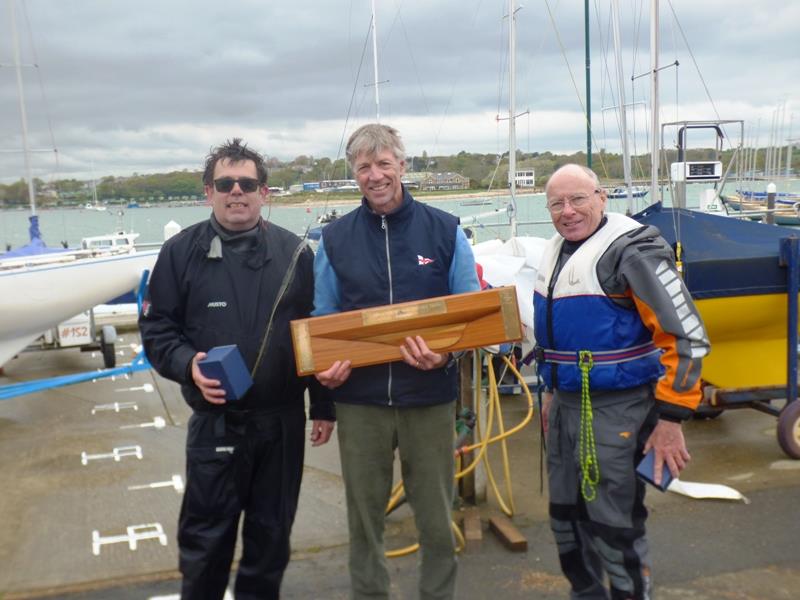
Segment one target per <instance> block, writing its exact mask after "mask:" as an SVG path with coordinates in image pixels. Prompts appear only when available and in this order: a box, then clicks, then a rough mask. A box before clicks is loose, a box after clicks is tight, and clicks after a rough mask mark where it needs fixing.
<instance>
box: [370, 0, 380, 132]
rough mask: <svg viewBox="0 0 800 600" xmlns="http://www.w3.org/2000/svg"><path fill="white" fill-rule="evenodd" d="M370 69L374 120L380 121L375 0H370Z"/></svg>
mask: <svg viewBox="0 0 800 600" xmlns="http://www.w3.org/2000/svg"><path fill="white" fill-rule="evenodd" d="M372 71H373V75H374V77H375V83H374V84H373V85H374V86H375V120H376V121H377V122H378V123H380V122H381V98H380V94H379V92H378V22H377V20H376V19H375V0H372Z"/></svg>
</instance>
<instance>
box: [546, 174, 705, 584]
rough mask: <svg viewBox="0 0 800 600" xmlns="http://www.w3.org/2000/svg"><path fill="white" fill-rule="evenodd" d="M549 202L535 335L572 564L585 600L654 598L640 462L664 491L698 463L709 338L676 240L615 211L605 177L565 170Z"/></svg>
mask: <svg viewBox="0 0 800 600" xmlns="http://www.w3.org/2000/svg"><path fill="white" fill-rule="evenodd" d="M545 193H546V196H547V207H548V210H549V211H550V215H551V218H552V220H553V225H555V228H556V231H557V232H558V233H557V234H556V235H555V236H553V238H552V239H551V240H550V241H549V242H548V245H547V247H546V249H545V253H544V255H543V257H542V262H541V264H540V266H539V272H538V276H537V280H536V285H535V290H534V328H535V335H536V341H537V348H536V358H537V364H538V370H539V373H540V374H541V376H542V377H543V379H544V382H545V386H546V389H547V393H545V397H544V401H543V406H542V418H543V420H544V428H545V432H547V468H548V481H549V491H550V507H549V508H550V521H551V527H552V529H553V533H554V535H555V539H556V543H557V546H558V553H559V558H560V562H561V569H562V571H563V572H564V575H565V576H566V578H567V579H568V580H569V582H570V584H571V586H572V593H571V597H572V598H593V599H594V598H597V599H600V598H602V599H608V598H609V597H610V598H612V600H617V599H628V598H635V599H641V598H649V590H650V582H651V576H650V573H651V565H650V561H649V557H648V546H647V540H646V538H645V520H646V518H647V510H646V508H645V506H644V494H645V486H644V483H643V482H642V481H641V480H639V479H638V478H637V477H636V465H637V464H638V462H639V461H640V460H641V459H642V456H643V455H644V453H646V452H647V451H648V450H650V449H651V448H652V449H653V451H654V452H655V461H654V464H655V468H654V473H655V475H654V479H655V481H656V483H657V484H659V483H661V480H662V476H663V475H665V473H664V471H663V469H665V468H668V469H669V471H670V473H671V474H672V475H673V476H675V477H677V476H678V474H679V473H680V472H681V470H682V469H683V468H684V467H685V466H686V465H687V463H688V461H689V459H690V456H689V452H688V451H687V449H686V443H685V441H684V437H683V431H682V429H681V423H682V422H683V421H684V420H686V419H688V418H689V417H690V416H691V415H692V413H693V412H694V409H695V408H696V407H697V405H698V403H699V401H700V398H701V393H700V368H701V361H702V357H703V356H705V355H706V354H707V353H708V351H709V343H708V337H707V335H706V332H705V329H704V327H703V323H702V320H701V319H700V315H699V314H698V312H697V309H696V308H695V306H694V304H693V302H692V299H691V297H690V296H689V292H688V291H687V290H686V287H685V286H684V284H683V281H682V280H681V277H680V275H679V273H678V271H677V269H676V266H675V260H674V257H673V253H672V250H671V249H670V247H669V246H668V244H667V243H666V242H665V240H664V239H663V238H662V237H661V236H660V234H659V232H658V230H657V229H656V228H655V227H652V226H643V225H641V224H640V223H637V222H636V221H634V220H633V219H630V218H628V217H626V216H623V215H621V214H614V213H609V214H607V213H606V212H605V208H606V194H605V192H604V191H603V190H602V189H600V185H599V181H598V178H597V175H596V174H595V173H594V172H593V171H591V170H590V169H587V168H585V167H582V166H580V165H575V164H569V165H565V166H563V167H561V168H560V169H558V170H557V171H556V172H555V173H553V175H552V176H551V177H550V180H549V181H548V183H547V186H546V188H545ZM605 577H607V578H608V581H609V584H610V596H609V590H606V589H605V587H604V584H603V581H604V579H605Z"/></svg>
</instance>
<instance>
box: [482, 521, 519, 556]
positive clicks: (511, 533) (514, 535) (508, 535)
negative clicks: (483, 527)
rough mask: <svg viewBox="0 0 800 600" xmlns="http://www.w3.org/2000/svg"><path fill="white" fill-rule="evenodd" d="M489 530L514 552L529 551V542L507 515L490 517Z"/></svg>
mask: <svg viewBox="0 0 800 600" xmlns="http://www.w3.org/2000/svg"><path fill="white" fill-rule="evenodd" d="M489 529H491V530H492V532H493V533H494V534H495V535H496V536H497V537H498V538H499V539H500V541H501V542H502V543H503V545H504V546H505V547H506V548H508V549H509V550H511V551H512V552H526V551H527V550H528V540H527V539H525V536H524V535H522V533H521V532H520V530H519V529H517V527H516V526H515V525H514V524H513V523H512V522H511V520H510V519H509V518H508V517H506V516H505V515H493V516H491V517H489Z"/></svg>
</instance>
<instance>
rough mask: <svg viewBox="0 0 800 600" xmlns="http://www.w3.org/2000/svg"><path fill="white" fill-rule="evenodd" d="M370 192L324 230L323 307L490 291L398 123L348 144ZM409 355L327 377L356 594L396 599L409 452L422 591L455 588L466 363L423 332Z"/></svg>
mask: <svg viewBox="0 0 800 600" xmlns="http://www.w3.org/2000/svg"><path fill="white" fill-rule="evenodd" d="M347 160H348V162H349V163H350V166H351V168H352V170H353V173H354V174H355V177H356V180H357V182H358V186H359V188H360V190H361V192H362V194H363V195H364V197H363V199H362V201H361V206H360V207H358V208H357V209H356V210H354V211H352V212H350V213H348V214H346V215H344V216H343V217H340V218H339V219H337V220H336V221H334V222H333V223H330V224H329V225H327V226H326V227H325V229H324V230H323V234H322V239H321V240H320V244H319V248H318V250H317V254H316V258H315V261H314V282H315V293H314V311H313V313H312V314H314V315H324V314H330V313H336V312H341V311H348V310H356V309H361V308H367V307H371V306H381V305H387V304H394V303H398V302H407V301H413V300H421V299H424V298H431V297H435V296H445V295H448V294H458V293H463V292H473V291H477V290H478V289H479V286H478V279H477V274H476V270H475V259H474V257H473V255H472V249H471V248H470V246H469V242H468V241H467V238H466V236H465V235H464V232H463V230H462V229H461V228H460V227H459V225H458V219H457V218H456V217H453V216H452V215H449V214H447V213H445V212H444V211H441V210H438V209H436V208H432V207H430V206H427V205H425V204H422V203H420V202H417V201H416V200H414V198H412V196H411V194H409V193H408V190H406V189H405V187H404V186H403V184H402V182H401V178H402V176H403V174H404V173H405V149H404V148H403V143H402V141H401V140H400V137H399V135H398V134H397V131H396V130H394V129H393V128H391V127H388V126H386V125H380V124H370V125H364V126H363V127H361V128H359V129H358V130H356V132H355V133H353V135H352V136H351V137H350V140H349V142H348V144H347ZM400 351H401V353H402V355H403V360H402V361H398V362H394V363H389V364H382V365H375V366H369V367H359V368H351V363H350V361H349V360H348V357H347V356H346V355H344V352H343V356H342V357H341V360H339V361H336V362H335V363H334V364H333V366H332V367H331V368H330V369H328V370H327V371H324V372H322V373H319V374H317V378H318V379H319V381H320V382H321V383H322V384H323V385H325V386H326V387H328V388H330V389H331V390H332V391H331V394H332V395H333V399H334V401H335V402H336V413H337V420H338V423H339V452H340V455H341V460H342V476H343V478H344V483H345V491H346V496H347V519H348V527H349V532H350V580H351V586H352V597H353V598H354V599H355V600H360V599H366V598H371V599H379V598H381V599H388V598H389V572H388V568H387V564H386V558H385V548H384V543H383V531H384V518H385V512H386V508H387V504H388V502H389V496H390V493H391V488H392V474H393V468H392V467H393V461H394V455H395V451H396V450H397V451H399V455H400V465H401V471H402V476H403V482H404V484H405V491H406V497H407V498H408V501H409V503H410V505H411V508H412V510H413V511H414V518H415V522H416V525H417V529H418V531H419V540H420V546H421V553H422V557H421V568H420V571H421V573H420V582H419V596H420V598H422V599H424V600H434V599H436V600H439V599H442V600H444V599H452V598H454V596H455V579H456V558H455V547H454V540H453V533H452V530H451V527H450V511H451V509H452V503H453V488H454V482H453V476H454V469H455V465H454V452H453V450H454V449H453V432H454V424H455V399H456V383H457V382H456V375H457V369H456V367H455V363H454V361H453V360H452V358H451V357H450V356H449V355H448V354H447V353H445V354H440V353H438V352H434V351H433V350H431V349H430V348H429V347H428V345H427V344H426V343H425V340H424V339H423V338H422V337H420V336H412V337H407V338H406V340H405V344H404V345H403V346H402V347H401V348H400Z"/></svg>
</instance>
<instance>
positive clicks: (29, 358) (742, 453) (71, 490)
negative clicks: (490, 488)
mask: <svg viewBox="0 0 800 600" xmlns="http://www.w3.org/2000/svg"><path fill="white" fill-rule="evenodd" d="M128 338H130V339H128ZM135 342H136V340H135V338H134V337H133V336H132V334H127V335H126V334H123V341H121V342H119V343H118V350H119V351H121V352H123V353H125V354H129V353H130V350H129V344H130V343H135ZM120 360H123V357H120ZM101 364H102V361H101V359H100V357H99V356H95V357H92V356H91V355H89V354H80V353H78V352H77V351H72V350H69V351H59V352H47V353H30V354H24V355H21V356H20V357H19V358H17V359H15V360H14V361H12V362H11V363H10V364H8V365H7V366H6V375H5V377H0V385H3V384H6V383H13V382H16V381H21V380H27V379H31V378H36V377H44V376H50V375H54V374H63V373H67V372H76V371H81V370H88V369H91V368H98V367H100V366H101ZM148 386H152V391H149V390H150V388H149V387H148ZM115 402H116V403H124V402H135V403H136V409H133V408H132V405H127V407H126V405H124V404H123V405H120V406H119V412H117V411H116V410H114V408H113V403H115ZM109 404H111V405H112V408H111V409H110V410H109V409H107V408H103V407H102V406H101V405H109ZM525 410H526V404H525V402H524V400H523V399H522V398H519V397H504V399H503V411H504V420H505V422H506V423H507V424H508V425H509V426H511V425H513V424H515V423H517V422H518V421H519V420H520V419H521V418H522V417H523V416H524V414H525ZM93 411H94V414H93ZM156 417H161V418H163V419H164V420H165V423H166V426H165V427H164V428H161V429H157V428H155V427H152V426H144V427H142V426H141V425H144V424H148V423H153V422H154V420H155V419H156ZM187 418H188V413H187V410H186V408H185V407H184V405H183V402H182V400H181V399H180V397H179V395H178V393H177V389H176V387H175V386H174V385H172V384H171V383H169V382H166V381H164V380H162V379H160V378H158V377H155V376H154V375H153V374H152V373H150V372H142V373H138V374H136V375H135V376H133V378H131V379H129V380H116V381H110V380H99V381H97V382H95V383H85V384H79V385H76V386H71V387H68V388H61V389H57V390H51V391H48V392H42V393H37V394H33V395H29V396H24V397H19V398H16V399H13V400H6V401H0V489H2V492H0V494H2V495H1V496H0V498H2V500H0V519H2V521H1V522H2V523H3V526H2V529H0V565H2V568H0V598H3V599H5V600H10V599H12V598H40V597H51V598H64V599H69V600H77V599H87V600H88V599H91V600H100V599H108V598H114V599H116V598H119V599H145V598H154V597H158V596H166V597H170V596H171V597H173V598H175V597H176V596H175V594H177V591H178V589H179V586H178V581H177V573H176V571H175V565H176V563H177V558H176V555H177V551H176V545H175V523H176V521H177V513H178V508H179V506H180V498H181V496H180V493H179V492H178V491H176V490H175V489H174V487H167V486H166V485H165V486H164V487H147V488H145V489H129V488H130V487H131V486H137V485H148V484H154V483H155V484H159V485H161V484H162V483H164V482H171V481H172V477H173V476H174V475H182V473H183V441H184V436H185V423H186V419H187ZM120 427H127V428H125V429H121V428H120ZM774 430H775V419H774V418H773V417H769V416H767V415H764V414H761V413H757V412H755V411H751V410H738V411H728V412H726V413H725V414H723V415H722V416H721V417H720V418H718V419H715V420H712V421H696V422H692V423H689V424H688V425H687V427H686V435H687V439H688V441H689V444H690V449H691V451H692V454H693V461H692V463H691V466H690V468H689V469H688V470H687V471H686V472H685V473H684V476H683V479H685V480H690V481H700V482H709V483H723V484H727V485H729V486H732V487H735V488H736V489H738V490H740V491H741V492H742V493H744V494H745V495H746V496H747V498H748V499H749V503H744V502H729V501H719V500H691V499H688V498H685V497H682V496H678V495H675V494H673V493H666V494H661V493H658V492H655V491H653V492H651V493H650V494H649V496H648V505H649V507H650V509H651V519H650V521H649V523H650V527H649V531H650V537H651V540H652V545H653V548H654V558H655V563H656V565H657V571H656V574H655V580H656V586H657V588H656V589H657V597H658V598H661V599H668V600H673V599H674V600H677V599H679V598H681V599H682V598H689V599H694V600H706V599H708V600H711V599H742V600H744V599H753V600H755V599H759V600H760V599H773V598H774V599H783V598H787V599H788V598H797V597H800V594H798V592H797V590H798V589H800V556H798V548H797V544H796V540H797V538H798V533H800V526H798V525H797V518H796V514H795V511H796V510H797V506H798V498H800V461H797V462H795V461H790V460H788V459H787V458H786V457H785V456H784V455H783V454H782V453H781V451H780V449H779V447H778V445H777V443H776V441H775V432H774ZM126 447H128V448H130V447H134V448H133V449H131V450H128V451H127V452H131V453H132V454H131V455H127V456H126V455H125V454H126V451H125V450H120V449H122V448H126ZM135 447H138V454H137V450H136V449H135ZM114 448H117V449H118V451H117V452H118V454H119V455H120V456H119V460H118V461H116V460H114V458H113V455H112V457H110V458H101V457H99V456H98V455H104V454H111V453H113V450H114ZM538 448H539V437H538V431H537V427H535V426H529V427H527V428H526V429H524V430H523V431H522V432H521V433H520V434H518V435H516V436H515V437H514V438H512V439H511V441H510V444H509V454H510V456H511V473H512V480H513V486H512V487H513V493H514V504H515V514H514V517H513V521H514V523H515V524H516V525H517V526H518V527H519V529H520V530H521V532H522V533H523V534H524V535H525V537H526V538H527V540H528V544H529V549H528V551H527V552H524V553H512V552H510V551H508V550H506V549H505V547H503V546H502V545H501V544H500V543H498V541H497V540H496V538H495V537H494V536H493V534H492V533H490V532H489V531H488V530H487V526H486V522H485V518H486V517H488V516H489V515H490V514H493V513H496V512H497V510H498V509H497V502H496V501H495V499H494V496H493V494H492V493H491V492H490V493H489V499H488V500H487V501H485V502H481V503H480V504H479V506H478V510H479V511H480V513H481V514H482V515H483V517H484V523H483V530H484V531H483V539H482V541H480V542H478V543H472V544H470V545H469V546H468V548H467V549H466V550H465V551H464V552H462V554H461V556H460V569H459V592H458V598H463V599H465V600H471V599H475V600H483V599H486V598H492V597H493V598H497V599H505V598H508V599H512V600H513V599H516V598H532V597H535V598H541V599H544V600H549V599H551V598H552V599H555V598H566V597H568V592H567V588H566V586H565V584H564V581H563V579H562V578H561V576H560V574H559V571H558V566H557V561H556V553H555V547H554V544H553V542H552V539H551V535H550V532H549V530H548V527H547V523H546V501H545V498H546V495H545V494H543V493H542V492H541V491H540V488H539V458H538ZM83 453H85V456H86V460H85V461H83V462H85V463H86V464H83V463H82V457H83V456H84V454H83ZM139 455H140V456H141V458H139V457H138V456H139ZM95 456H98V457H97V458H94V457H95ZM499 457H500V453H499V451H498V450H497V449H494V450H493V451H492V464H493V465H494V467H495V472H496V473H497V476H498V478H499V479H500V482H501V488H502V487H503V486H504V484H503V483H502V469H501V468H500V464H499ZM306 462H307V464H306V471H305V479H304V483H303V488H302V492H301V501H300V509H299V512H298V517H297V523H296V525H295V529H294V532H293V548H294V551H295V553H294V556H293V561H292V563H291V565H290V567H289V569H288V571H287V573H286V579H285V582H284V587H283V591H284V594H283V596H284V597H285V598H288V599H295V598H296V599H305V598H330V599H332V600H336V599H344V598H347V592H348V576H347V534H346V521H345V514H344V502H343V490H342V486H341V479H340V476H339V464H338V453H337V451H336V447H335V445H328V446H327V447H325V448H323V449H313V450H311V449H309V450H308V452H307V461H306ZM503 489H504V488H503ZM133 525H149V526H150V531H153V532H155V533H160V532H161V531H162V530H163V536H164V537H163V538H162V539H163V540H164V541H165V542H166V545H162V544H161V542H160V541H159V539H158V538H153V539H144V540H141V541H139V543H138V547H137V548H136V549H135V550H131V549H130V548H129V545H128V544H127V543H113V544H102V545H100V546H99V547H98V551H99V554H97V555H95V554H94V553H93V544H92V541H93V532H94V531H97V532H98V533H97V534H96V535H97V539H99V540H105V539H106V538H110V537H111V536H117V535H120V534H124V533H125V530H126V528H127V527H129V526H133ZM159 527H160V529H158V528H159ZM387 531H388V536H387V543H388V545H389V546H390V547H392V548H397V547H402V546H405V545H407V544H408V543H410V542H412V541H413V527H412V524H411V516H410V513H409V511H408V509H407V508H406V507H403V508H401V509H399V510H398V511H396V512H395V513H393V514H392V515H391V516H390V517H389V519H388V529H387ZM416 562H417V556H416V555H410V556H406V557H403V558H399V559H393V560H392V561H391V562H390V567H391V570H392V581H393V589H394V595H393V597H394V598H397V599H400V600H403V599H411V598H415V597H416V594H415V585H416Z"/></svg>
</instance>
